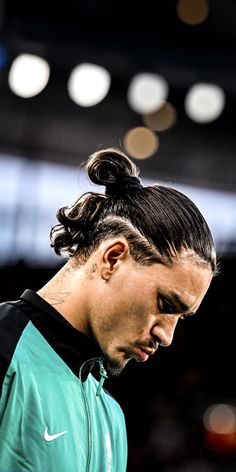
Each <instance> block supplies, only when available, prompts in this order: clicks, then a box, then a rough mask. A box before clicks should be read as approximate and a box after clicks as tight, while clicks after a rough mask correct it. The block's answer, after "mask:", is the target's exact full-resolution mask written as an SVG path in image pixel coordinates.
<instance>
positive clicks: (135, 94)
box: [127, 73, 169, 115]
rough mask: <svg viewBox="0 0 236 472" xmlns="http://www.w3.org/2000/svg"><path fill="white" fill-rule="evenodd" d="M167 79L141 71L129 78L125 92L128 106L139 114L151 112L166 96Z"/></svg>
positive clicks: (161, 103)
mask: <svg viewBox="0 0 236 472" xmlns="http://www.w3.org/2000/svg"><path fill="white" fill-rule="evenodd" d="M168 91H169V87H168V83H167V81H166V80H165V79H164V78H163V77H161V76H160V75H157V74H148V73H141V74H137V75H136V76H135V77H133V79H132V80H131V82H130V84H129V88H128V92H127V100H128V103H129V105H130V107H131V108H132V109H133V110H134V111H135V112H136V113H139V114H141V115H145V114H147V113H152V112H154V111H156V110H157V109H158V108H160V107H161V106H162V105H163V102H164V101H165V100H166V99H167V96H168Z"/></svg>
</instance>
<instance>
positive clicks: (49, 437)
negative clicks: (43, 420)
mask: <svg viewBox="0 0 236 472" xmlns="http://www.w3.org/2000/svg"><path fill="white" fill-rule="evenodd" d="M66 433H67V431H61V433H56V434H49V432H48V428H47V427H46V428H45V431H44V435H43V437H44V439H45V441H47V442H50V441H54V440H55V439H57V438H59V437H60V436H63V434H66Z"/></svg>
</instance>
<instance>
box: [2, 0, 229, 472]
mask: <svg viewBox="0 0 236 472" xmlns="http://www.w3.org/2000/svg"><path fill="white" fill-rule="evenodd" d="M235 19H236V3H235V1H234V0H224V2H222V1H220V0H212V1H207V0H179V1H176V0H165V1H159V0H156V1H155V2H154V1H150V0H147V1H145V2H142V1H140V2H137V1H133V0H131V1H126V2H125V1H123V0H120V1H119V2H111V1H110V2H108V1H105V0H103V1H98V0H97V1H96V2H95V1H94V0H90V1H87V2H80V1H75V0H71V1H67V2H66V1H61V2H57V3H56V2H54V1H52V2H44V1H43V0H42V1H41V2H29V1H24V0H23V1H21V2H17V1H16V0H15V1H14V0H7V1H6V0H5V1H4V0H0V276H1V284H0V301H3V300H5V299H14V298H17V297H19V296H20V295H21V293H22V291H23V290H24V289H25V288H31V289H36V290H37V289H38V288H40V287H41V286H42V285H43V284H44V283H45V282H46V281H47V280H48V279H49V278H50V277H51V276H52V275H53V274H54V273H55V272H56V271H57V270H58V268H59V267H60V266H61V265H62V264H63V263H64V262H65V261H64V260H61V259H60V258H58V257H56V256H55V255H54V254H53V253H52V250H51V248H50V244H49V231H50V228H51V226H52V225H53V224H55V222H56V216H55V215H56V211H57V209H58V208H59V207H60V206H64V205H67V204H71V203H72V202H73V201H74V200H75V199H76V198H77V197H78V196H80V195H81V194H82V193H84V192H86V191H88V190H91V189H92V190H95V191H96V186H95V185H92V184H91V183H90V182H89V181H88V179H87V177H86V175H85V174H84V171H83V163H84V162H85V161H86V160H87V157H88V156H89V155H90V154H91V153H93V152H94V151H95V150H98V149H101V148H103V147H107V146H115V147H120V148H122V149H123V150H124V151H125V152H126V153H127V154H128V155H129V156H130V157H131V159H133V161H134V162H135V163H136V164H137V165H138V167H139V168H140V172H141V177H142V180H143V182H144V183H145V184H149V183H154V182H160V183H164V184H167V185H171V186H172V187H174V188H177V189H179V190H181V191H183V192H184V193H186V194H187V195H188V196H190V198H192V200H193V201H194V202H195V203H196V204H197V205H198V206H199V208H200V210H201V211H202V213H203V214H204V216H205V217H206V219H207V221H208V223H209V226H210V227H211V229H212V232H213V234H214V237H215V240H216V245H217V250H218V254H219V259H220V266H221V270H220V275H218V276H217V278H215V279H214V281H213V283H212V286H211V287H210V290H209V292H208V294H207V296H206V298H205V300H204V301H203V303H202V306H201V308H200V310H199V312H198V315H197V316H196V317H193V318H192V319H189V320H186V321H184V322H180V323H179V326H178V329H177V332H176V336H175V342H174V343H173V346H171V347H169V348H168V349H160V350H159V351H158V353H157V355H156V356H155V358H154V359H150V361H149V362H148V363H147V364H146V363H145V364H142V365H141V364H139V365H138V364H137V363H132V362H130V364H129V365H128V367H127V369H126V371H125V372H124V373H123V374H122V376H121V377H120V378H119V379H111V380H109V381H108V382H107V388H108V390H109V391H110V392H111V393H112V394H113V395H114V396H115V397H116V398H117V400H118V401H119V402H120V404H121V406H122V408H123V410H124V412H125V415H126V421H127V431H128V440H129V461H128V472H143V471H146V470H149V471H150V472H152V471H159V472H235V470H236V385H235V378H234V367H233V366H234V363H235V360H234V359H235V350H236V349H235V340H234V333H235V328H236V321H235V320H236V313H235V300H234V286H233V285H234V274H235V269H236V155H235V153H236V134H235V109H236V56H235V53H236V28H235ZM99 191H100V188H99Z"/></svg>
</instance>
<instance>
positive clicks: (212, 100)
mask: <svg viewBox="0 0 236 472" xmlns="http://www.w3.org/2000/svg"><path fill="white" fill-rule="evenodd" d="M184 105H185V111H186V113H187V115H188V116H189V118H191V119H192V120H193V121H196V122H197V123H209V122H211V121H214V120H216V119H217V118H218V117H219V116H220V115H221V113H222V111H223V109H224V106H225V94H224V91H223V90H222V89H221V88H220V87H219V86H218V85H215V84H207V83H198V84H195V85H193V86H192V87H191V88H190V89H189V91H188V93H187V95H186V97H185V103H184Z"/></svg>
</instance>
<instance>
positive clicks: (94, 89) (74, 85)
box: [68, 63, 111, 107]
mask: <svg viewBox="0 0 236 472" xmlns="http://www.w3.org/2000/svg"><path fill="white" fill-rule="evenodd" d="M110 84H111V76H110V74H109V72H108V71H107V70H106V69H104V68H103V67H101V66H97V65H95V64H88V63H84V64H80V65H79V66H77V67H75V69H73V71H72V72H71V74H70V77H69V80H68V93H69V96H70V98H71V99H72V100H73V101H74V102H75V103H77V104H78V105H81V106H82V107H91V106H93V105H97V103H99V102H101V101H102V100H103V99H104V97H105V96H106V95H107V93H108V91H109V88H110Z"/></svg>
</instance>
